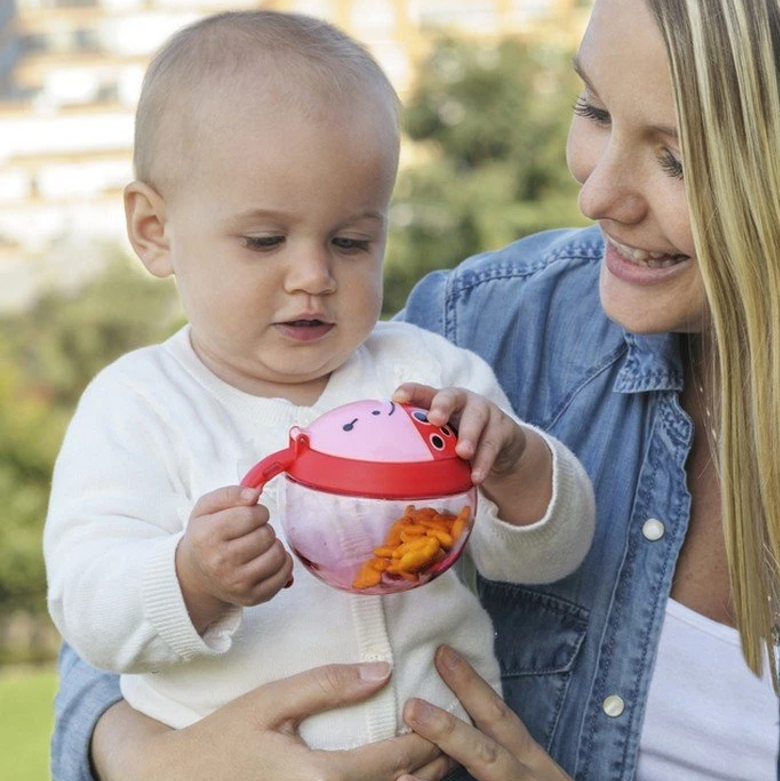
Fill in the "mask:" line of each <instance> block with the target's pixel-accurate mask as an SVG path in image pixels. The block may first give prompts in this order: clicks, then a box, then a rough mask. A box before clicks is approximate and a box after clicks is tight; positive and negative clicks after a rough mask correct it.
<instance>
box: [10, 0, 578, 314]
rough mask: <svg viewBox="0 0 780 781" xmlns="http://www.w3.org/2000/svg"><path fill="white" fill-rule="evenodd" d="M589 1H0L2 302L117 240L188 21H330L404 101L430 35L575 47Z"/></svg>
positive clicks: (121, 235) (87, 262)
mask: <svg viewBox="0 0 780 781" xmlns="http://www.w3.org/2000/svg"><path fill="white" fill-rule="evenodd" d="M589 4H590V3H589V1H588V0H267V1H266V2H263V1H262V0H260V1H258V0H229V1H228V2H226V1H225V0H0V308H2V307H3V306H4V304H7V301H5V300H4V297H5V298H6V299H7V298H8V295H9V294H10V295H11V296H12V297H13V296H16V297H18V298H20V299H23V298H24V297H25V296H27V295H28V294H29V291H28V290H27V289H28V288H30V289H32V288H34V287H35V285H36V284H37V283H38V282H39V281H40V279H39V277H40V275H41V273H49V275H52V274H54V275H58V274H66V273H68V274H69V273H76V270H77V269H76V268H75V267H76V266H78V263H79V261H80V260H83V262H84V264H85V265H86V266H88V265H90V260H89V255H90V249H89V247H90V246H98V245H99V241H100V240H101V239H106V240H112V241H117V240H119V241H120V242H123V241H124V217H123V214H122V203H121V190H122V188H123V186H124V185H125V184H126V183H127V182H128V181H129V180H130V179H131V178H132V167H131V146H132V133H133V111H134V107H135V102H136V99H137V97H138V93H139V89H140V85H141V80H142V77H143V73H144V69H145V66H146V64H147V62H148V60H149V58H150V56H151V54H152V53H153V52H154V51H155V50H156V48H157V47H158V46H159V45H160V43H161V42H162V41H163V40H164V39H166V38H167V37H168V36H169V35H170V34H171V33H172V32H173V31H174V30H176V29H178V28H179V27H181V26H182V25H185V24H187V23H189V22H191V21H194V20H195V19H197V18H199V17H201V16H204V15H206V14H210V13H215V12H218V11H221V10H227V9H238V8H257V7H264V8H271V9H277V10H289V11H296V12H300V13H306V14H310V15H313V16H318V17H321V18H325V19H328V20H329V21H331V22H333V23H335V24H337V25H338V26H339V27H341V28H342V29H344V30H346V31H347V32H349V33H351V34H352V35H354V36H355V37H356V38H358V39H359V40H361V41H363V42H364V43H366V44H367V45H368V47H369V48H370V49H371V51H372V52H373V53H374V55H375V56H376V57H377V59H378V60H379V61H380V63H381V64H382V66H383V67H384V68H385V70H386V71H387V73H388V75H389V76H390V78H391V79H392V81H393V83H394V84H395V86H396V88H397V89H398V91H399V93H400V94H401V96H402V97H403V96H404V95H405V94H408V90H409V89H410V88H411V86H412V85H413V80H414V73H415V66H416V63H418V62H419V61H420V60H421V58H422V57H424V55H425V53H426V51H427V48H428V47H429V46H430V43H431V41H432V40H433V37H434V34H435V33H437V32H439V31H441V30H448V31H450V32H452V33H454V34H458V35H462V36H468V37H477V38H481V39H485V40H492V39H497V38H499V37H501V36H504V35H509V34H521V35H539V34H544V35H545V36H554V37H558V38H561V37H564V38H568V39H573V38H575V37H576V36H577V35H578V34H579V32H580V31H581V29H582V25H583V23H584V14H585V13H586V12H587V7H588V6H589ZM93 252H94V250H93ZM65 256H66V257H67V259H68V260H67V262H63V258H64V257H65ZM74 257H75V258H77V259H79V260H77V261H75V262H74V260H73V258H74ZM36 260H37V261H38V262H37V263H36ZM46 269H48V272H46ZM9 291H11V292H10V293H9Z"/></svg>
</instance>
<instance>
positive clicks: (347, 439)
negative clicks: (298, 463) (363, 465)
mask: <svg viewBox="0 0 780 781" xmlns="http://www.w3.org/2000/svg"><path fill="white" fill-rule="evenodd" d="M302 431H303V433H305V434H306V435H307V436H308V437H309V440H310V444H311V447H312V448H313V449H314V450H318V451H319V452H321V453H327V454H329V455H332V456H339V457H341V458H351V459H355V460H359V461H393V462H409V461H432V460H438V459H442V458H457V457H458V456H457V454H456V453H455V445H456V443H457V439H458V438H457V435H456V433H455V430H454V429H453V428H452V427H451V426H434V425H433V424H432V423H431V422H430V421H429V420H428V416H427V414H426V411H425V410H424V409H420V408H418V407H410V406H408V405H406V404H396V403H394V402H392V401H373V400H372V401H357V402H353V403H352V404H345V405H343V406H341V407H337V408H336V409H333V410H331V411H330V412H326V413H325V414H324V415H322V416H321V417H319V418H317V420H315V421H314V423H312V424H311V425H310V426H309V427H307V428H306V429H303V430H302Z"/></svg>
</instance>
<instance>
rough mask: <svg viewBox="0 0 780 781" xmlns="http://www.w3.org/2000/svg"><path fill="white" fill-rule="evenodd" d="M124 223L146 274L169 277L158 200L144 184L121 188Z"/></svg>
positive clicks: (167, 247) (170, 265)
mask: <svg viewBox="0 0 780 781" xmlns="http://www.w3.org/2000/svg"><path fill="white" fill-rule="evenodd" d="M125 219H126V221H127V237H128V238H129V239H130V243H131V244H132V245H133V249H134V250H135V252H136V254H137V255H138V257H139V258H140V259H141V262H142V263H143V264H144V266H146V269H147V270H148V271H149V273H150V274H153V275H154V276H155V277H160V278H164V277H169V276H170V275H171V274H173V273H174V270H173V263H172V261H171V251H170V242H169V239H168V235H167V234H166V231H165V220H166V216H165V201H163V199H162V196H161V195H160V194H159V193H158V192H157V191H156V190H155V189H154V188H152V187H150V186H149V185H148V184H146V183H144V182H140V181H134V182H130V184H128V185H127V187H125Z"/></svg>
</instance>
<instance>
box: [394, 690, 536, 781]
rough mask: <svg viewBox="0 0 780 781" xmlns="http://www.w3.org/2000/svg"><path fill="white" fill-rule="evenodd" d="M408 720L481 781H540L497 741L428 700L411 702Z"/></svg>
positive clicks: (405, 716)
mask: <svg viewBox="0 0 780 781" xmlns="http://www.w3.org/2000/svg"><path fill="white" fill-rule="evenodd" d="M404 720H405V721H406V723H407V724H408V725H409V726H410V727H411V728H412V729H413V730H414V731H415V732H416V733H417V734H418V735H422V736H423V737H424V738H427V739H428V740H430V741H431V742H432V743H435V744H436V745H437V746H439V748H440V749H441V750H442V751H443V752H444V753H445V754H447V755H449V756H450V757H452V758H453V759H454V760H455V761H457V762H459V763H460V764H461V765H463V767H464V768H466V770H468V771H469V773H471V775H473V776H474V777H475V778H478V779H480V781H536V779H535V778H534V776H532V775H530V771H529V770H528V768H527V767H525V766H524V765H523V764H522V763H521V762H520V761H519V760H517V759H516V758H515V757H514V756H512V754H511V753H510V752H509V751H507V750H506V749H505V748H503V746H501V745H499V744H498V743H497V742H496V741H495V740H493V738H491V737H489V736H487V735H485V734H484V733H483V732H480V731H479V730H478V729H475V728H474V727H472V726H471V725H470V724H466V722H465V721H461V720H460V719H459V718H457V717H456V716H453V715H452V714H451V713H447V711H444V710H442V709H441V708H437V707H435V706H434V705H430V704H429V703H427V702H425V701H424V700H409V701H408V702H407V703H406V705H405V707H404Z"/></svg>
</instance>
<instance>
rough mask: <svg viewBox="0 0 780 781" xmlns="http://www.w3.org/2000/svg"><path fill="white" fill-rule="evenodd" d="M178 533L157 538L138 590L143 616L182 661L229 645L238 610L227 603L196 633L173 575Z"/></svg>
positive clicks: (239, 620) (238, 613)
mask: <svg viewBox="0 0 780 781" xmlns="http://www.w3.org/2000/svg"><path fill="white" fill-rule="evenodd" d="M181 537H182V534H176V535H171V536H170V537H167V538H166V539H164V540H161V541H160V544H159V545H158V546H157V547H156V548H155V551H154V554H153V555H152V556H151V558H150V560H149V562H148V563H147V566H146V568H145V570H144V572H143V576H142V583H141V592H142V595H143V602H144V606H145V610H146V616H147V618H148V620H149V621H150V623H151V624H152V626H153V627H154V629H155V630H156V631H157V633H158V635H159V636H160V638H161V639H162V640H163V641H164V642H165V643H166V644H167V645H168V646H169V647H170V648H171V649H172V650H173V651H174V652H175V653H176V654H178V656H180V657H181V658H182V659H183V660H184V661H189V660H190V659H195V658H197V657H202V656H217V655H219V654H223V653H225V651H227V650H228V649H229V648H230V646H231V645H232V641H233V640H232V636H233V634H234V633H235V631H236V630H237V629H238V627H239V625H240V624H241V615H242V611H241V608H240V607H231V608H230V609H229V610H228V611H227V612H226V613H225V615H223V616H222V618H220V619H219V620H218V621H216V622H215V623H214V624H212V625H211V626H210V627H209V628H208V629H207V630H206V632H205V633H204V635H203V636H202V637H201V636H200V635H199V634H198V631H197V629H195V627H194V626H193V624H192V621H191V620H190V616H189V613H188V612H187V606H186V604H185V603H184V596H183V594H182V593H181V587H180V586H179V580H178V578H177V577H176V548H177V547H178V544H179V540H181Z"/></svg>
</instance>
